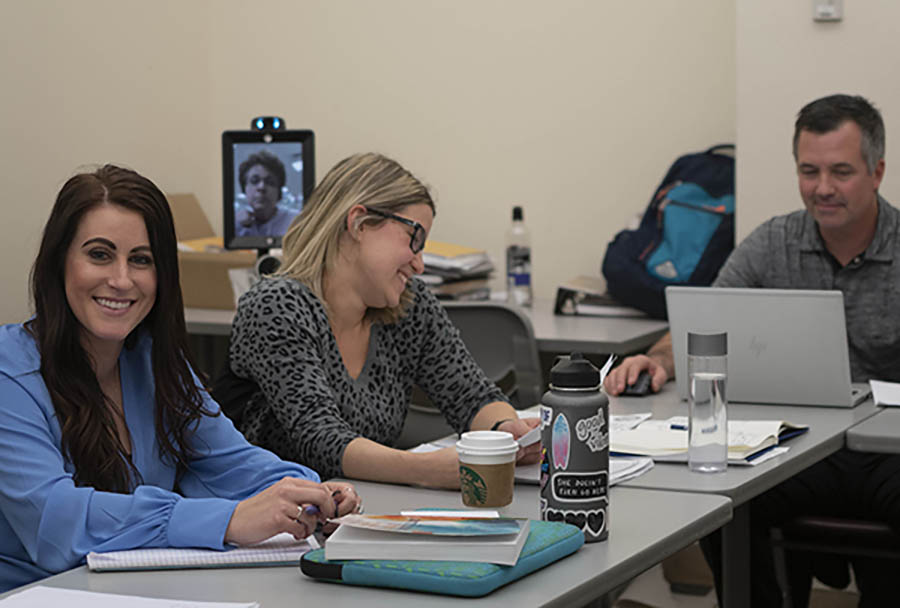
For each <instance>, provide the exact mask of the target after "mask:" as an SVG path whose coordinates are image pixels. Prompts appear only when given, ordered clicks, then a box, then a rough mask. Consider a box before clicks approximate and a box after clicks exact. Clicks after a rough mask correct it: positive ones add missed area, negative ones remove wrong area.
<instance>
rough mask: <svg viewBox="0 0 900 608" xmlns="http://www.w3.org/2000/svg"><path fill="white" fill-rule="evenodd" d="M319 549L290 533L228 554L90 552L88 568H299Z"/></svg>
mask: <svg viewBox="0 0 900 608" xmlns="http://www.w3.org/2000/svg"><path fill="white" fill-rule="evenodd" d="M318 547H319V544H318V543H317V542H316V541H315V539H314V538H313V537H310V538H309V539H307V540H302V541H298V540H294V537H293V536H291V535H290V534H278V535H277V536H273V537H272V538H270V539H268V540H265V541H263V542H261V543H259V544H257V545H250V546H247V547H235V548H233V549H228V550H225V551H213V550H210V549H176V548H162V549H131V550H128V551H109V552H106V553H95V552H91V553H88V556H87V565H88V568H90V569H91V570H93V571H95V572H116V571H123V570H176V569H186V568H251V567H258V566H296V565H297V564H298V563H299V562H300V557H301V556H302V555H303V554H304V553H306V552H307V551H311V550H312V549H316V548H318Z"/></svg>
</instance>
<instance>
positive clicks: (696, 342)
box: [687, 331, 728, 357]
mask: <svg viewBox="0 0 900 608" xmlns="http://www.w3.org/2000/svg"><path fill="white" fill-rule="evenodd" d="M687 338H688V346H687V352H688V355H691V356H694V357H723V356H725V355H727V354H728V333H727V332H724V331H723V332H722V333H718V334H695V333H693V332H688V335H687Z"/></svg>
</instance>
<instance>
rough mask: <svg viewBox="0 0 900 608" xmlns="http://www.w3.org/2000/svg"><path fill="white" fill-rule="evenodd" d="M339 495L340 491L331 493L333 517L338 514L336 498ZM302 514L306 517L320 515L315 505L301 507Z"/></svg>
mask: <svg viewBox="0 0 900 608" xmlns="http://www.w3.org/2000/svg"><path fill="white" fill-rule="evenodd" d="M340 494H341V491H340V490H335V491H334V492H332V493H331V498H332V500H334V514H335V515H337V514H338V502H337V497H338V496H340ZM303 512H304V513H306V514H307V515H318V514H319V513H320V511H319V507H317V506H316V505H306V506H305V507H303Z"/></svg>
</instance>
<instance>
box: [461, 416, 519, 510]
mask: <svg viewBox="0 0 900 608" xmlns="http://www.w3.org/2000/svg"><path fill="white" fill-rule="evenodd" d="M518 451H519V444H518V443H516V440H515V439H513V436H512V434H510V433H505V432H503V431H470V432H468V433H463V434H462V437H461V438H460V440H459V441H457V442H456V453H457V454H458V455H459V485H460V489H461V490H462V501H463V504H464V505H466V506H467V507H479V508H480V507H505V506H506V505H508V504H509V503H511V502H512V499H513V485H514V483H515V475H516V452H518Z"/></svg>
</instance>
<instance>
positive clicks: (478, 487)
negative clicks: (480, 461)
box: [459, 465, 487, 505]
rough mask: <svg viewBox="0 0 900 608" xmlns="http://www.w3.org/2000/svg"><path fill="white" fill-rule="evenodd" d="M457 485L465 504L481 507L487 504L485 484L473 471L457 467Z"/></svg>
mask: <svg viewBox="0 0 900 608" xmlns="http://www.w3.org/2000/svg"><path fill="white" fill-rule="evenodd" d="M459 485H460V486H461V488H462V495H463V500H464V502H465V503H466V504H472V505H483V504H484V503H485V502H487V484H485V483H484V479H482V478H481V475H479V474H478V473H476V472H475V471H474V470H473V469H470V468H469V467H467V466H464V465H460V466H459Z"/></svg>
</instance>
